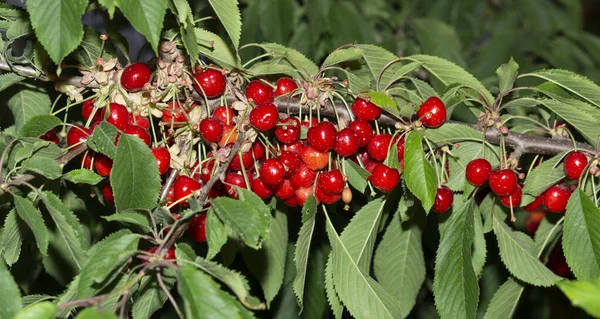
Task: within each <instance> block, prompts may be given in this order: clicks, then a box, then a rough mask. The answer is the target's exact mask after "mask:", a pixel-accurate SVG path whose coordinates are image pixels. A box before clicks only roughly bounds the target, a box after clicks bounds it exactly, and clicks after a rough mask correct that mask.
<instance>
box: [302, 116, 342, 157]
mask: <svg viewBox="0 0 600 319" xmlns="http://www.w3.org/2000/svg"><path fill="white" fill-rule="evenodd" d="M336 135H337V130H336V128H335V126H334V125H333V123H331V122H321V123H319V124H317V126H313V127H311V128H309V129H308V133H307V134H306V137H307V140H308V144H309V145H310V146H312V147H313V148H314V149H315V150H317V151H319V152H328V151H329V150H331V149H332V148H333V147H334V146H335V137H336Z"/></svg>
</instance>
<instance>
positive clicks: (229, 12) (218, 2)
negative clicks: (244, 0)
mask: <svg viewBox="0 0 600 319" xmlns="http://www.w3.org/2000/svg"><path fill="white" fill-rule="evenodd" d="M208 2H209V3H210V6H211V7H212V8H213V10H215V13H216V14H217V17H219V20H220V21H221V23H222V24H223V27H225V30H226V31H227V34H229V38H230V39H231V42H233V47H234V48H235V49H236V51H237V49H238V47H239V45H240V36H241V34H242V16H241V14H240V9H239V8H238V1H237V0H208Z"/></svg>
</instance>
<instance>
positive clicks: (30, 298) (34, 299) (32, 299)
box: [22, 294, 54, 307]
mask: <svg viewBox="0 0 600 319" xmlns="http://www.w3.org/2000/svg"><path fill="white" fill-rule="evenodd" d="M22 299H23V307H27V306H29V305H32V304H34V303H38V302H40V301H44V300H51V299H54V297H53V296H50V295H35V294H34V295H27V296H23V298H22Z"/></svg>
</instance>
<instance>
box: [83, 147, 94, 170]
mask: <svg viewBox="0 0 600 319" xmlns="http://www.w3.org/2000/svg"><path fill="white" fill-rule="evenodd" d="M95 155H96V152H94V151H90V150H88V151H87V152H85V153H83V154H81V167H82V168H86V169H92V160H93V159H94V156H95Z"/></svg>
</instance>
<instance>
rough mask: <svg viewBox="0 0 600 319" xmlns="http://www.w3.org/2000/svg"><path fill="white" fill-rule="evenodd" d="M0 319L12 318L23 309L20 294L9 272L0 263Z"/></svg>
mask: <svg viewBox="0 0 600 319" xmlns="http://www.w3.org/2000/svg"><path fill="white" fill-rule="evenodd" d="M0 293H2V298H0V318H12V317H13V316H14V315H15V314H16V313H17V312H19V310H21V309H22V308H23V302H22V300H21V292H20V291H19V287H18V286H17V283H16V282H15V280H14V279H13V277H12V275H11V274H10V271H8V269H6V266H4V263H3V262H0Z"/></svg>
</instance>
